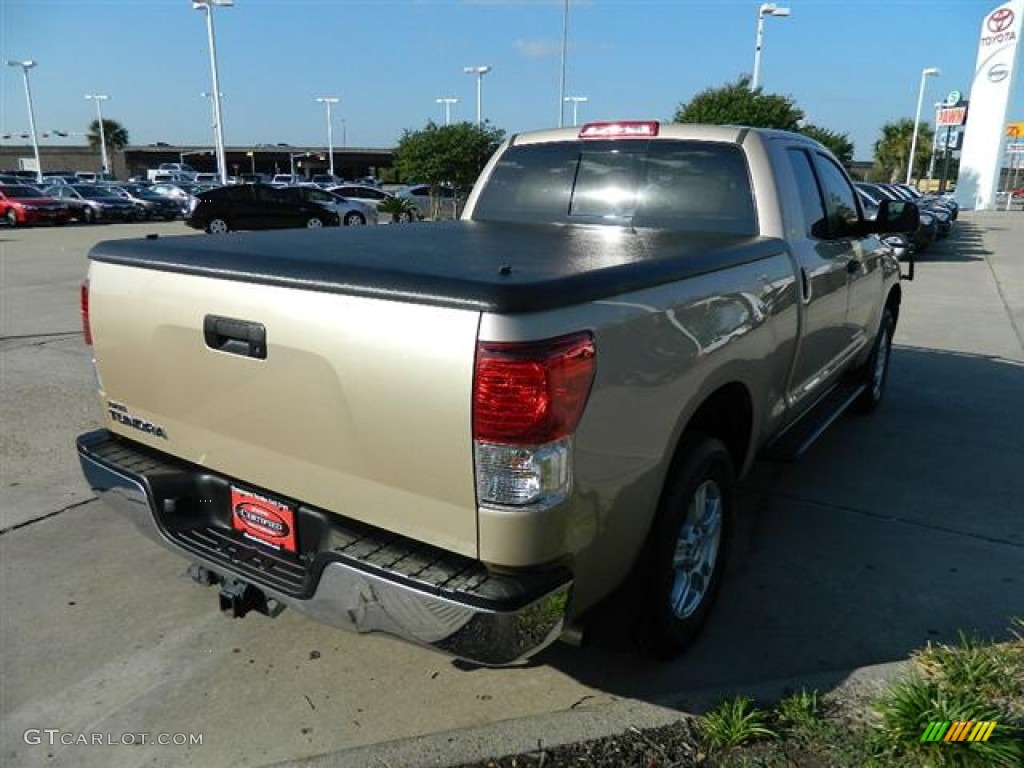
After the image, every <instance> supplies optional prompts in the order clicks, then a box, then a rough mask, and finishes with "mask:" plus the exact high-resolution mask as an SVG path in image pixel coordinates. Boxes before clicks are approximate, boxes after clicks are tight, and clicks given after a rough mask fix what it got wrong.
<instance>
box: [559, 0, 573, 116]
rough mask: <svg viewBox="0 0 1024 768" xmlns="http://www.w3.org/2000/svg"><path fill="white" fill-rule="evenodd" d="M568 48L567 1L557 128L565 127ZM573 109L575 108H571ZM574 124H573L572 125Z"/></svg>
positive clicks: (566, 5) (567, 0)
mask: <svg viewBox="0 0 1024 768" xmlns="http://www.w3.org/2000/svg"><path fill="white" fill-rule="evenodd" d="M568 47H569V0H565V2H564V3H563V5H562V70H561V78H560V80H559V82H558V127H559V128H561V127H563V126H564V125H565V102H566V98H565V60H566V58H567V52H568ZM573 109H575V106H574V107H573ZM575 124H576V123H575V122H573V125H575Z"/></svg>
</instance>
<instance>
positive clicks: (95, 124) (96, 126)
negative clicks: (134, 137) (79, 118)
mask: <svg viewBox="0 0 1024 768" xmlns="http://www.w3.org/2000/svg"><path fill="white" fill-rule="evenodd" d="M87 137H88V139H89V147H90V148H91V149H96V150H98V149H99V148H100V121H99V120H93V121H92V122H91V123H89V131H88V133H87ZM103 138H104V139H106V143H107V151H108V152H112V151H115V150H121V149H124V148H125V147H127V146H128V129H127V128H125V127H124V126H123V125H121V124H120V123H119V122H117V120H107V119H106V118H103Z"/></svg>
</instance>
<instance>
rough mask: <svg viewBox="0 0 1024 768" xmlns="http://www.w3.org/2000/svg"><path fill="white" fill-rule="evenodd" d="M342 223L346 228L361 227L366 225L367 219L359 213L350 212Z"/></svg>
mask: <svg viewBox="0 0 1024 768" xmlns="http://www.w3.org/2000/svg"><path fill="white" fill-rule="evenodd" d="M342 223H343V224H344V225H345V226H346V227H361V226H363V225H364V224H366V217H365V216H363V214H361V213H359V211H349V212H348V213H346V214H345V218H344V220H343V221H342Z"/></svg>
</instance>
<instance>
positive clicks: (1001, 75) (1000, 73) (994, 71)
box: [988, 64, 1010, 83]
mask: <svg viewBox="0 0 1024 768" xmlns="http://www.w3.org/2000/svg"><path fill="white" fill-rule="evenodd" d="M1009 76H1010V68H1009V67H1008V66H1006V65H1005V64H993V65H992V68H991V69H989V71H988V79H989V82H992V83H1001V82H1003V80H1005V79H1006V78H1008V77H1009Z"/></svg>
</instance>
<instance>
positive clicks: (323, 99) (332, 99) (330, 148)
mask: <svg viewBox="0 0 1024 768" xmlns="http://www.w3.org/2000/svg"><path fill="white" fill-rule="evenodd" d="M317 101H318V102H319V103H321V104H325V105H327V157H328V163H329V165H330V174H331V181H332V182H333V181H334V126H333V124H332V123H331V104H337V103H338V102H339V101H340V99H339V98H338V97H337V96H318V97H317Z"/></svg>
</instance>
